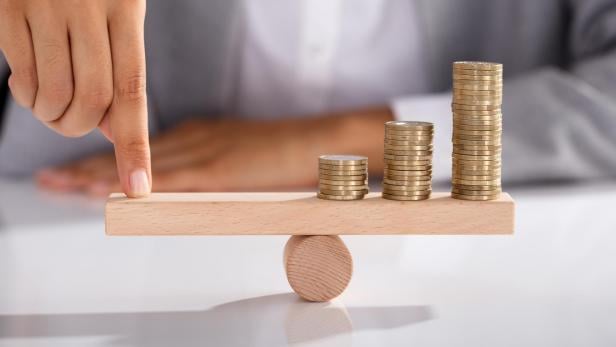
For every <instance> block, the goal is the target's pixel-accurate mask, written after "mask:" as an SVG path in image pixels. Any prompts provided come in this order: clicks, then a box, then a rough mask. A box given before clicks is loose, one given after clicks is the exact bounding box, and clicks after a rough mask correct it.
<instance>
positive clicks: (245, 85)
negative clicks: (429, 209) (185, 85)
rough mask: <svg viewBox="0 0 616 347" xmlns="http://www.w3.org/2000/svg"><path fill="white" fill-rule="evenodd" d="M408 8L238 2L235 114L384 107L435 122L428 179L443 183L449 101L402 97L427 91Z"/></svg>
mask: <svg viewBox="0 0 616 347" xmlns="http://www.w3.org/2000/svg"><path fill="white" fill-rule="evenodd" d="M415 6H416V4H415V3H414V2H412V1H398V0H297V1H287V0H248V1H245V5H244V15H243V23H242V24H243V25H242V26H243V28H242V30H241V32H242V35H241V44H239V45H237V46H238V47H240V50H241V51H240V52H239V53H238V54H239V56H240V58H239V67H238V69H239V71H237V85H236V86H235V88H234V89H235V90H236V97H235V100H233V103H234V104H235V105H237V110H236V113H237V114H238V115H240V116H243V117H251V118H264V117H268V118H269V117H275V118H278V117H290V116H310V115H318V114H322V113H323V112H330V111H334V110H350V109H358V108H361V107H364V106H375V105H386V104H390V105H391V106H392V109H393V110H394V113H395V115H396V117H397V118H398V119H408V120H423V121H429V122H433V123H435V129H436V130H435V139H434V144H435V152H434V163H433V164H434V167H433V173H434V178H435V179H437V180H445V179H448V178H449V177H450V167H451V160H450V156H451V139H450V134H451V111H450V109H449V104H450V102H451V99H450V96H449V94H446V95H438V96H434V94H432V96H430V97H426V96H418V97H411V98H405V97H403V96H405V95H418V94H421V93H425V92H426V91H427V90H428V89H429V83H428V82H429V78H430V76H428V75H427V74H426V73H425V72H424V70H423V69H422V67H423V66H424V63H425V62H423V61H422V59H423V57H424V55H422V54H421V53H422V45H423V44H424V43H422V42H420V38H421V35H420V34H419V30H422V26H421V25H420V21H419V18H417V15H418V13H419V11H418V9H416V8H415ZM401 76H402V77H401Z"/></svg>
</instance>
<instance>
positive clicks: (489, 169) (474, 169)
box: [452, 166, 502, 174]
mask: <svg viewBox="0 0 616 347" xmlns="http://www.w3.org/2000/svg"><path fill="white" fill-rule="evenodd" d="M501 169H502V168H501V167H500V166H464V167H460V166H454V167H453V169H452V170H453V172H457V173H458V172H459V173H460V174H462V173H464V172H470V173H475V172H489V173H490V174H492V173H499V174H500V172H501Z"/></svg>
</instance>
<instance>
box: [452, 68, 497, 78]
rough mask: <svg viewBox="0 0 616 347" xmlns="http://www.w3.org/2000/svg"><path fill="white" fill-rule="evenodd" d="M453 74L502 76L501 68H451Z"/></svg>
mask: <svg viewBox="0 0 616 347" xmlns="http://www.w3.org/2000/svg"><path fill="white" fill-rule="evenodd" d="M453 74H462V75H471V76H503V70H475V69H460V68H455V67H454V68H453V73H452V75H453Z"/></svg>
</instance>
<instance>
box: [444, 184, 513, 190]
mask: <svg viewBox="0 0 616 347" xmlns="http://www.w3.org/2000/svg"><path fill="white" fill-rule="evenodd" d="M451 186H452V188H455V189H462V190H473V191H475V190H486V191H489V190H498V189H501V185H500V184H497V185H489V186H468V185H463V184H452V185H451Z"/></svg>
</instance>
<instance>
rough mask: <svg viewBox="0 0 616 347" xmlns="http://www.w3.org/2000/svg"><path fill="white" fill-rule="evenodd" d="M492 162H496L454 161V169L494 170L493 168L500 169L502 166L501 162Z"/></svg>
mask: <svg viewBox="0 0 616 347" xmlns="http://www.w3.org/2000/svg"><path fill="white" fill-rule="evenodd" d="M490 163H495V164H488V165H461V164H458V163H454V164H453V165H452V170H454V171H492V170H500V169H501V168H502V167H501V163H500V162H494V161H491V162H490Z"/></svg>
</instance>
